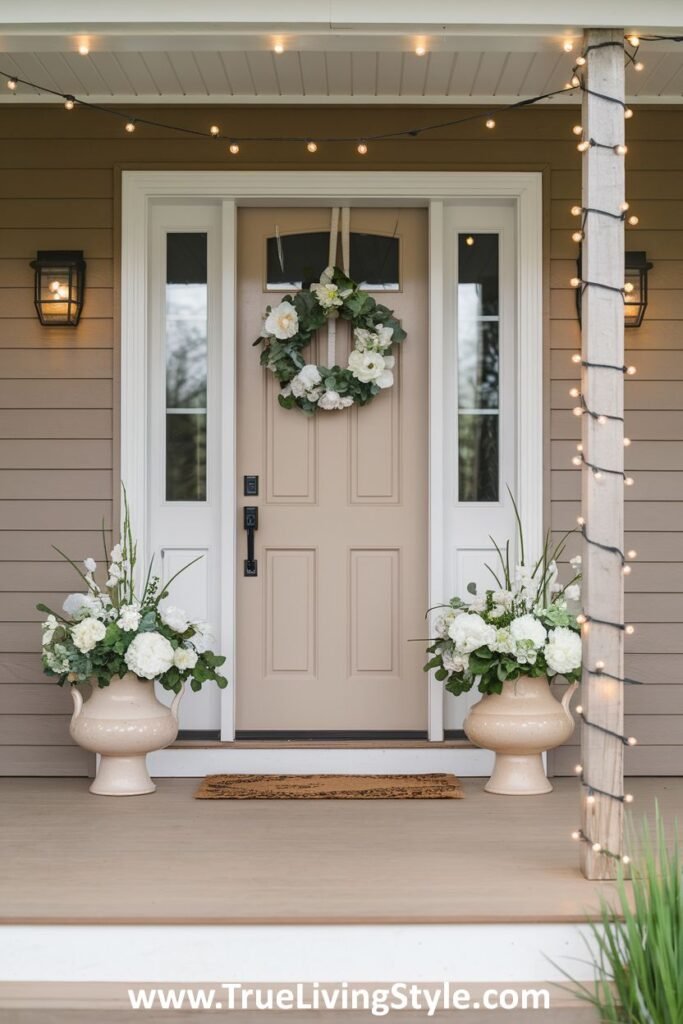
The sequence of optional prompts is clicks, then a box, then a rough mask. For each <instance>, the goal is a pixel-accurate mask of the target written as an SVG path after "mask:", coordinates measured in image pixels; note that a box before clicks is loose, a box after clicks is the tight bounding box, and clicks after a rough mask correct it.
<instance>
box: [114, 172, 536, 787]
mask: <svg viewBox="0 0 683 1024" xmlns="http://www.w3.org/2000/svg"><path fill="white" fill-rule="evenodd" d="M164 198H166V199H173V198H177V199H183V198H184V199H191V198H194V199H215V200H216V201H221V202H222V203H223V223H224V228H225V237H224V241H223V246H224V250H223V259H224V276H223V296H222V299H223V317H224V337H225V339H226V346H227V348H226V353H227V354H226V359H225V361H224V364H223V370H222V373H223V380H222V385H223V387H224V389H225V390H224V392H223V393H224V394H230V393H232V391H234V343H235V338H234V318H233V317H230V316H229V315H228V311H229V310H230V309H233V308H234V296H235V231H234V221H235V208H236V206H239V205H243V206H251V205H254V206H257V205H267V204H269V203H273V202H276V203H277V204H278V205H292V206H320V205H326V204H328V203H329V204H330V205H332V204H338V203H340V202H344V201H345V202H348V203H349V204H353V205H367V206H382V205H385V206H396V205H399V206H400V205H406V206H424V207H427V208H428V209H429V224H430V242H429V247H430V248H429V256H430V269H429V278H430V282H429V309H430V485H429V490H430V494H429V505H430V555H429V596H430V604H433V603H437V602H438V601H440V600H442V599H443V596H444V595H443V593H442V585H443V584H442V538H443V521H442V520H443V513H442V508H443V504H442V500H443V494H442V482H441V472H440V467H441V465H442V462H441V458H442V454H443V452H442V445H443V434H442V424H443V409H442V408H441V407H440V402H442V401H443V398H442V395H443V389H442V388H441V387H437V386H436V385H437V383H440V381H441V376H440V373H441V366H442V353H443V345H444V331H443V306H444V300H443V287H444V282H443V237H442V234H443V210H444V204H445V203H447V202H448V201H449V200H457V199H470V200H471V199H481V200H486V199H493V200H495V199H511V200H514V202H515V204H516V210H517V255H518V260H517V268H518V269H517V274H518V304H517V337H518V341H519V350H518V381H517V396H518V418H519V421H518V429H519V434H518V437H519V444H518V451H519V453H520V456H519V465H518V467H517V469H518V474H517V480H518V497H519V503H520V507H521V509H522V512H523V520H524V527H525V533H526V536H527V541H528V544H529V547H530V549H533V548H534V547H538V546H540V543H541V538H542V529H543V527H542V523H543V369H542V366H543V343H542V338H543V305H542V269H543V257H542V177H541V174H540V173H539V172H532V171H487V172H471V171H389V172H377V171H350V172H349V171H194V170H183V171H157V170H155V171H123V172H122V226H121V477H122V479H123V480H124V481H125V482H126V486H127V489H128V494H129V498H130V503H131V507H132V509H133V515H134V528H135V530H136V532H137V536H138V538H139V557H140V562H141V564H144V563H145V560H146V556H147V552H148V551H149V547H150V545H149V537H148V536H147V522H148V514H147V478H148V466H147V462H148V454H147V434H148V424H147V418H146V408H147V383H148V382H147V316H146V307H147V277H148V269H147V268H148V244H149V242H148V238H149V231H148V212H149V204H150V203H151V202H152V201H153V200H155V199H164ZM231 389H232V391H231ZM225 405H229V406H230V408H229V409H228V411H224V413H223V415H224V417H225V419H224V422H223V424H222V426H223V428H224V435H223V436H224V438H225V448H224V451H223V453H222V459H223V469H224V472H223V483H222V500H223V502H224V508H223V522H225V523H226V529H227V530H228V533H229V535H230V536H232V538H233V540H234V537H235V515H234V505H235V500H234V484H235V427H234V403H224V406H225ZM225 548H226V552H225V553H224V556H223V563H224V570H225V571H226V573H227V572H228V570H230V571H231V575H232V569H233V561H234V543H233V544H230V545H228V544H226V545H225ZM228 578H229V577H228ZM233 578H234V575H233ZM220 641H221V643H222V646H223V650H224V651H226V652H227V653H228V661H227V663H226V671H227V672H228V675H229V676H230V678H231V680H234V664H235V661H234V596H233V597H231V598H230V600H229V614H226V615H224V621H223V624H222V629H221V631H220ZM234 692H235V686H234V684H233V685H231V686H230V687H229V688H228V691H226V692H225V694H224V702H223V722H222V736H223V738H224V739H226V740H229V739H232V738H233V737H234V699H235V698H234ZM429 737H430V739H432V740H439V739H441V738H442V737H443V690H442V687H441V686H440V685H438V684H436V683H434V682H432V683H431V684H430V686H429ZM177 753H180V751H178V752H177ZM311 753H312V754H313V755H314V754H315V751H311ZM175 754H176V751H165V752H163V757H164V760H165V761H166V760H168V759H169V758H173V756H174V755H175ZM232 770H233V771H234V770H239V768H237V769H236V768H235V767H233V768H232ZM311 770H313V769H311Z"/></svg>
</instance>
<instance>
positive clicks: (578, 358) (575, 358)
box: [572, 277, 581, 363]
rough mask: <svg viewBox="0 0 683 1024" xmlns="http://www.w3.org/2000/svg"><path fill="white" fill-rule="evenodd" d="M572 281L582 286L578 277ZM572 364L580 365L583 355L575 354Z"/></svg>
mask: <svg viewBox="0 0 683 1024" xmlns="http://www.w3.org/2000/svg"><path fill="white" fill-rule="evenodd" d="M572 281H577V282H578V284H581V281H580V280H579V278H578V277H573V278H572ZM572 362H573V363H580V362H581V353H580V352H575V353H574V355H573V356H572Z"/></svg>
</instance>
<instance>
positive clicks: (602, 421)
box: [598, 413, 607, 427]
mask: <svg viewBox="0 0 683 1024" xmlns="http://www.w3.org/2000/svg"><path fill="white" fill-rule="evenodd" d="M598 423H599V424H600V426H601V427H604V425H605V424H606V423H607V417H606V416H603V415H602V413H601V414H600V416H598Z"/></svg>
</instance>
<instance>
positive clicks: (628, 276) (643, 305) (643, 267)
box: [576, 250, 652, 327]
mask: <svg viewBox="0 0 683 1024" xmlns="http://www.w3.org/2000/svg"><path fill="white" fill-rule="evenodd" d="M576 262H577V266H578V268H579V275H578V276H579V279H580V278H581V253H579V258H578V260H577V261H576ZM649 270H652V264H651V263H648V259H647V253H646V252H643V251H642V250H637V251H632V252H627V253H625V254H624V284H625V285H627V291H626V294H625V295H624V327H640V325H641V324H642V322H643V317H644V316H645V310H646V309H647V274H648V271H649ZM628 286H630V287H628ZM582 294H583V290H582V289H581V288H577V289H576V310H577V313H578V315H579V323H581V297H582Z"/></svg>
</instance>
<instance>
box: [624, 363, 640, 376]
mask: <svg viewBox="0 0 683 1024" xmlns="http://www.w3.org/2000/svg"><path fill="white" fill-rule="evenodd" d="M637 372H638V371H637V370H636V368H635V366H627V367H626V373H627V374H628V376H629V377H633V376H635V374H636V373H637Z"/></svg>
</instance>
